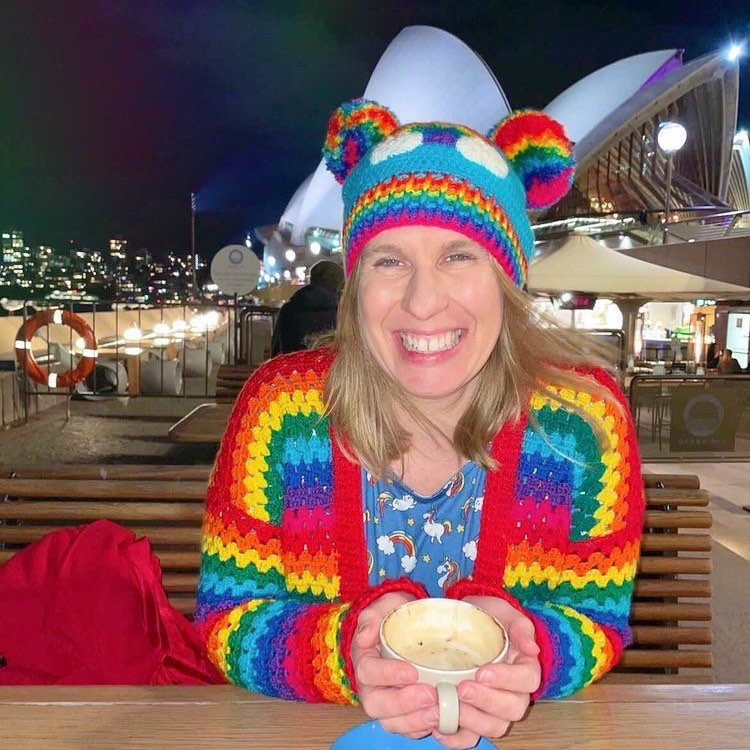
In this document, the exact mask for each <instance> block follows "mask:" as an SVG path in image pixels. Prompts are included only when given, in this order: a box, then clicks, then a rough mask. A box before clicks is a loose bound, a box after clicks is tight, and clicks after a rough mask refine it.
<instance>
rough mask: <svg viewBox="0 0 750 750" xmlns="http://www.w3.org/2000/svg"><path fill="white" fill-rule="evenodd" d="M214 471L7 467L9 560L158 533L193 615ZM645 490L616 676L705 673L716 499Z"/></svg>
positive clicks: (656, 484) (155, 539) (1, 493)
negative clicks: (123, 534) (100, 532)
mask: <svg viewBox="0 0 750 750" xmlns="http://www.w3.org/2000/svg"><path fill="white" fill-rule="evenodd" d="M209 472H210V467H208V466H120V465H114V466H96V465H83V466H81V465H71V466H46V467H5V468H1V467H0V564H2V563H3V562H5V561H6V560H7V559H9V558H10V556H11V555H13V554H14V552H16V551H17V550H19V549H21V548H22V547H24V546H25V545H27V544H29V543H30V542H33V541H36V540H37V539H40V538H41V537H42V536H43V535H45V534H47V533H48V532H50V531H53V530H55V529H57V528H60V527H61V526H70V525H76V524H80V523H86V522H88V521H92V520H94V519H97V518H109V519H111V520H113V521H116V522H118V523H120V524H122V525H124V526H127V527H128V528H130V529H132V530H133V531H134V532H135V533H136V535H137V536H145V537H148V539H149V540H150V542H151V544H152V546H153V549H154V552H155V553H156V555H158V557H159V559H160V561H161V565H162V568H163V571H164V575H163V584H164V588H165V590H166V592H167V595H168V596H169V599H170V601H171V602H172V604H173V605H174V606H175V607H176V608H177V609H178V610H179V611H181V612H183V613H185V614H187V615H190V613H192V611H193V608H194V605H195V596H196V586H197V581H198V567H199V547H200V536H201V528H200V527H201V520H202V517H203V503H204V498H205V492H206V483H207V479H208V475H209ZM645 484H646V487H647V489H646V498H647V511H646V517H645V523H644V532H643V538H642V557H641V564H640V569H639V572H638V575H637V577H636V583H635V594H634V602H633V608H632V616H631V620H632V624H633V635H634V643H633V645H632V646H631V647H630V648H629V649H627V650H626V651H625V653H624V655H623V658H622V660H621V662H620V664H619V665H618V667H617V670H616V671H617V675H614V674H613V675H612V676H611V677H612V678H615V679H619V680H625V681H630V680H633V681H641V680H642V679H656V680H657V681H669V680H671V679H673V678H674V677H677V678H679V670H680V669H688V668H689V669H691V671H692V670H702V671H703V672H704V674H705V672H706V671H707V670H710V669H711V667H712V663H713V662H712V655H711V651H710V644H711V629H710V623H711V603H710V598H711V583H710V573H711V560H710V558H709V557H708V555H709V553H710V550H711V538H710V536H709V533H708V530H709V529H710V527H711V514H710V512H709V511H708V510H707V508H706V506H707V505H708V493H707V492H705V491H704V490H700V489H699V488H698V487H697V484H698V481H697V477H694V476H683V475H653V474H649V475H646V476H645ZM648 676H654V677H651V678H650V677H648ZM692 679H696V681H697V680H698V679H699V678H698V677H695V678H693V676H692V675H691V681H692Z"/></svg>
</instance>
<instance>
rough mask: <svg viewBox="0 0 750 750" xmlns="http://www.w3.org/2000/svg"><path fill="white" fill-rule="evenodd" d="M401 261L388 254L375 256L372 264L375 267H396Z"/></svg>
mask: <svg viewBox="0 0 750 750" xmlns="http://www.w3.org/2000/svg"><path fill="white" fill-rule="evenodd" d="M399 263H401V261H400V260H399V259H398V258H392V257H389V256H386V257H381V258H376V260H375V261H374V263H373V266H375V267H376V268H396V267H397V266H398V265H399Z"/></svg>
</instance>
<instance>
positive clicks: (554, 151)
mask: <svg viewBox="0 0 750 750" xmlns="http://www.w3.org/2000/svg"><path fill="white" fill-rule="evenodd" d="M487 137H488V138H489V139H490V141H492V142H493V143H495V144H496V145H497V146H499V147H500V149H501V150H502V151H503V153H504V154H505V155H506V156H507V157H508V159H509V160H510V163H511V165H512V166H513V169H514V170H515V172H516V173H517V174H518V176H519V177H520V178H521V181H522V182H523V184H524V187H525V188H526V206H527V207H528V208H532V209H539V208H549V207H550V206H554V205H555V203H557V202H558V201H559V200H560V199H561V198H563V197H564V196H565V195H566V193H567V192H568V190H570V186H571V185H572V184H573V166H574V162H573V155H572V153H573V144H572V143H571V142H570V140H569V139H568V136H567V135H566V134H565V129H564V128H563V126H562V125H561V124H560V123H559V122H557V120H553V119H552V118H551V117H550V116H549V115H546V114H544V112H535V111H533V110H523V111H519V112H513V113H512V114H510V115H509V116H508V117H506V118H505V119H504V120H503V121H502V122H500V123H499V124H498V125H497V126H496V127H494V128H493V129H492V130H491V131H490V133H489V134H488V136H487Z"/></svg>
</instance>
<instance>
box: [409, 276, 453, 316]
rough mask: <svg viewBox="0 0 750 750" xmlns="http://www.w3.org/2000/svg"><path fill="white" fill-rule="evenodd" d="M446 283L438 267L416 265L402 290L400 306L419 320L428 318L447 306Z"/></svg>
mask: <svg viewBox="0 0 750 750" xmlns="http://www.w3.org/2000/svg"><path fill="white" fill-rule="evenodd" d="M447 284H448V280H447V279H446V278H444V276H443V275H442V274H441V273H440V271H439V269H437V268H434V267H430V266H421V267H420V266H417V267H416V268H414V270H413V271H412V273H411V276H410V278H409V282H408V284H407V286H406V289H405V290H404V296H403V299H402V300H401V307H402V308H403V309H404V310H406V311H407V312H408V313H410V314H411V315H413V316H414V317H415V318H418V319H419V320H429V319H430V318H431V317H433V316H434V315H436V314H437V313H439V312H442V311H443V310H444V309H445V308H446V307H447V305H448V289H447Z"/></svg>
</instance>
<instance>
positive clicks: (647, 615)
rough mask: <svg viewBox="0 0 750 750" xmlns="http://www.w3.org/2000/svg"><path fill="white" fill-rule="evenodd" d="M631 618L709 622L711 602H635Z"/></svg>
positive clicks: (638, 620)
mask: <svg viewBox="0 0 750 750" xmlns="http://www.w3.org/2000/svg"><path fill="white" fill-rule="evenodd" d="M630 620H631V622H632V621H637V622H643V621H646V622H648V621H669V620H672V621H674V622H681V621H685V620H694V621H701V622H709V621H710V620H711V605H710V604H694V603H689V604H685V603H680V604H672V603H662V602H633V607H632V608H631V610H630Z"/></svg>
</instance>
